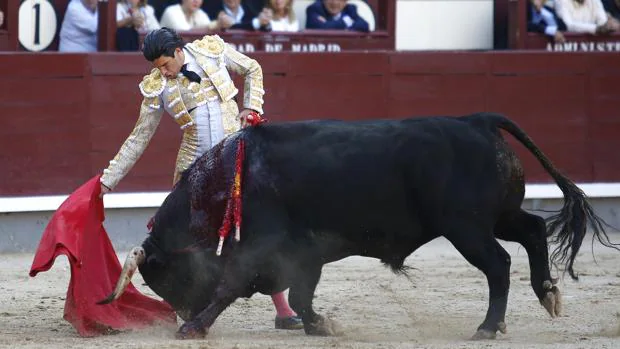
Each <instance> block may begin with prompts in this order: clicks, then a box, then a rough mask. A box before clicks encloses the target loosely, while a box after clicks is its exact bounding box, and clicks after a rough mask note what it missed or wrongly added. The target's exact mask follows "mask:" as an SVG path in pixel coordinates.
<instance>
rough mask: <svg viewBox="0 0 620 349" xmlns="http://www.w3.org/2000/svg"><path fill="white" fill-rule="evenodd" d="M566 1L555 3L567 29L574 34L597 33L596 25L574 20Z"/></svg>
mask: <svg viewBox="0 0 620 349" xmlns="http://www.w3.org/2000/svg"><path fill="white" fill-rule="evenodd" d="M565 1H566V0H559V1H556V2H555V9H556V12H557V14H558V16H559V17H560V18H562V20H563V21H564V23H566V28H567V29H568V31H569V32H573V33H590V34H595V33H596V27H597V26H596V24H594V23H585V22H578V21H576V20H575V19H574V18H572V16H571V13H570V11H569V10H568V8H567V7H566V2H565Z"/></svg>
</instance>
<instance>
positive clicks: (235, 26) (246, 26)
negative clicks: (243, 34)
mask: <svg viewBox="0 0 620 349" xmlns="http://www.w3.org/2000/svg"><path fill="white" fill-rule="evenodd" d="M254 20H256V22H257V23H258V18H254V19H253V20H250V21H241V23H235V24H233V25H232V27H230V29H243V30H254V24H252V22H253V21H254Z"/></svg>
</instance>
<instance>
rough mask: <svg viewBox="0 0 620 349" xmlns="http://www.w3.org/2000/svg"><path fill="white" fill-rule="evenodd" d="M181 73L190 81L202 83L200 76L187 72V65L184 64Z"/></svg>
mask: <svg viewBox="0 0 620 349" xmlns="http://www.w3.org/2000/svg"><path fill="white" fill-rule="evenodd" d="M181 73H182V74H183V75H185V77H186V78H188V79H189V81H192V82H195V83H197V84H199V83H200V80H201V79H200V75H198V74H196V73H194V72H193V71H189V70H187V64H183V66H182V67H181Z"/></svg>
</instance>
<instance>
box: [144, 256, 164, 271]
mask: <svg viewBox="0 0 620 349" xmlns="http://www.w3.org/2000/svg"><path fill="white" fill-rule="evenodd" d="M146 264H148V266H149V267H151V268H163V267H164V265H166V261H165V260H164V259H163V258H162V257H161V256H160V255H159V254H158V253H151V254H150V255H149V256H148V257H146Z"/></svg>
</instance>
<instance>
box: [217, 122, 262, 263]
mask: <svg viewBox="0 0 620 349" xmlns="http://www.w3.org/2000/svg"><path fill="white" fill-rule="evenodd" d="M246 120H247V123H248V126H256V125H259V124H262V123H264V122H266V121H267V120H266V119H264V118H263V117H261V116H260V115H259V114H258V113H257V112H251V113H250V114H249V115H248V116H247V119H246ZM244 159H245V143H244V141H243V138H241V137H240V138H239V143H238V145H237V153H236V159H235V177H234V181H233V184H232V188H231V191H230V197H229V198H228V202H227V203H226V212H225V213H224V219H223V222H222V226H221V227H220V230H219V236H220V241H219V243H218V245H217V251H216V252H215V253H216V255H218V256H219V255H221V254H222V248H223V247H224V240H226V238H227V237H228V234H230V228H231V225H232V224H234V225H235V241H237V242H238V241H240V240H241V184H242V181H241V179H242V178H241V173H242V170H243V160H244Z"/></svg>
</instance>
